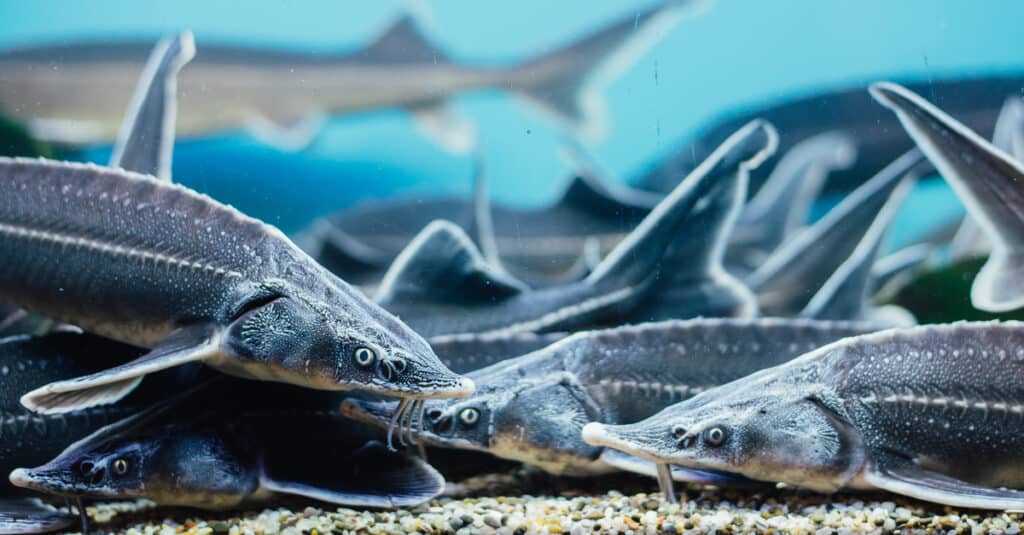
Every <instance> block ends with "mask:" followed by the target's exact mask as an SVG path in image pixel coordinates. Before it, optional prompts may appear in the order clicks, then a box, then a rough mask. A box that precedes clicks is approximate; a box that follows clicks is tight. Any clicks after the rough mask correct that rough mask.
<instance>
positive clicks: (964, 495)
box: [864, 459, 1024, 511]
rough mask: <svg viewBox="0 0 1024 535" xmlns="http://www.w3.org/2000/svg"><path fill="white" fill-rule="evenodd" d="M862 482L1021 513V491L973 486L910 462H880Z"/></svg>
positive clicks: (937, 499)
mask: <svg viewBox="0 0 1024 535" xmlns="http://www.w3.org/2000/svg"><path fill="white" fill-rule="evenodd" d="M864 480H865V481H866V482H867V483H869V484H870V485H873V486H875V487H878V488H880V489H882V490H887V491H889V492H894V493H896V494H902V495H904V496H910V497H911V498H917V499H919V500H927V501H929V502H935V503H941V504H945V505H951V506H953V507H970V508H974V509H994V510H1006V511H1024V492H1021V491H1019V490H1011V489H1005V488H990V487H983V486H980V485H975V484H973V483H968V482H966V481H961V480H959V479H956V478H953V477H950V476H947V475H944V474H940V473H938V472H932V471H930V470H926V469H924V468H921V467H920V466H918V465H916V464H914V463H912V462H910V461H903V460H888V459H886V460H883V461H881V462H879V463H876V465H875V466H872V467H871V468H869V469H868V470H867V472H866V473H865V474H864Z"/></svg>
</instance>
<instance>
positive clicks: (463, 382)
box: [452, 377, 476, 398]
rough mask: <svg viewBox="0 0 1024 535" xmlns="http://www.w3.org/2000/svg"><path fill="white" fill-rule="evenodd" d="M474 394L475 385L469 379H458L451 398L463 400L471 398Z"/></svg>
mask: <svg viewBox="0 0 1024 535" xmlns="http://www.w3.org/2000/svg"><path fill="white" fill-rule="evenodd" d="M474 392H476V383H475V382H473V380H472V379H470V378H469V377H459V381H458V383H456V385H455V388H454V389H453V390H452V397H454V398H465V397H469V396H472V395H473V393H474Z"/></svg>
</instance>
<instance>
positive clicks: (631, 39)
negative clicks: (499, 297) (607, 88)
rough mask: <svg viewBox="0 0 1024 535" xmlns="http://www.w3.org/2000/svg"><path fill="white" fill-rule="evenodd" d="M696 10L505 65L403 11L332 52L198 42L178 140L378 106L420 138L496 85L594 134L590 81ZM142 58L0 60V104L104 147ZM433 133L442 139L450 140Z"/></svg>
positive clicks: (73, 55)
mask: <svg viewBox="0 0 1024 535" xmlns="http://www.w3.org/2000/svg"><path fill="white" fill-rule="evenodd" d="M701 4H702V2H698V1H680V0H675V1H668V2H656V3H654V4H652V5H651V6H648V7H647V8H645V9H643V10H640V11H638V12H636V13H630V15H629V16H628V17H623V18H621V19H619V20H616V21H613V22H612V23H610V24H609V25H607V26H606V27H604V28H600V29H598V30H597V31H595V32H592V33H590V34H587V35H585V36H583V37H582V38H580V39H579V40H577V41H575V42H572V43H569V44H568V45H566V46H564V47H562V48H559V49H555V50H552V51H549V52H548V53H547V54H544V55H542V56H539V57H537V58H536V59H534V60H532V61H527V62H525V63H522V64H519V65H513V66H506V67H486V66H469V65H457V64H455V63H453V62H451V61H449V60H448V58H446V57H445V55H444V53H443V52H441V51H440V50H438V49H437V48H436V47H435V46H433V45H432V44H431V43H429V42H428V41H427V40H426V38H425V37H424V36H423V35H422V34H421V33H420V32H419V29H418V28H417V24H416V22H415V20H414V19H413V18H412V17H411V16H410V15H408V14H406V15H403V16H401V17H399V18H398V19H397V20H396V21H395V22H394V23H393V24H392V25H391V26H390V27H389V28H387V29H386V31H384V32H383V33H382V34H381V35H380V36H378V37H377V38H376V39H375V40H374V41H373V42H372V43H371V44H369V45H368V46H367V47H366V48H364V49H362V50H356V51H350V52H345V53H340V54H339V53H325V54H310V53H305V52H288V51H275V50H265V49H259V48H245V47H231V46H217V45H205V44H203V43H200V45H201V46H200V50H199V53H198V54H197V56H196V59H195V61H194V62H193V63H192V64H191V65H190V67H189V68H188V69H186V70H185V71H184V72H182V75H181V78H180V88H181V92H182V98H181V104H182V107H181V114H180V116H179V119H178V132H179V134H180V135H183V136H193V135H205V134H210V133H216V132H223V131H226V130H236V129H239V128H247V127H248V128H256V129H261V128H262V129H264V130H269V131H271V132H273V133H276V134H283V136H281V135H279V136H277V137H281V138H283V137H288V136H289V135H290V136H291V137H296V136H299V135H301V132H297V131H296V130H299V131H301V130H303V129H304V128H303V127H304V126H307V127H308V124H304V123H309V122H310V120H311V119H316V118H318V117H322V116H323V115H326V114H342V113H350V112H357V111H364V110H370V109H377V108H387V107H400V108H405V109H408V110H410V111H412V112H413V113H414V114H419V115H420V116H421V118H422V120H421V123H422V124H423V126H424V127H425V128H426V129H427V130H428V132H430V130H432V129H434V130H444V127H443V126H438V124H439V123H440V124H442V125H443V124H444V121H439V120H438V118H439V117H438V116H440V115H443V110H442V109H441V105H442V104H443V102H444V101H445V100H446V99H447V98H449V97H451V96H453V95H456V94H458V93H462V92H466V91H473V90H477V89H484V88H497V89H504V90H510V91H514V92H515V93H517V94H519V95H521V96H524V97H526V98H527V99H530V100H533V101H535V102H536V103H537V104H539V105H540V107H542V108H544V109H546V110H547V111H549V112H551V113H552V114H553V115H555V116H556V117H557V118H559V119H561V120H563V122H565V123H567V124H569V125H570V126H573V127H575V128H576V129H577V130H578V131H580V132H581V133H584V134H588V135H596V134H600V131H601V128H602V121H603V116H601V115H600V114H595V112H594V111H593V110H590V109H587V110H584V107H583V106H582V105H581V104H580V103H579V102H578V101H579V100H580V96H579V94H580V93H582V92H583V91H585V90H586V89H588V87H587V86H589V85H593V83H594V82H596V81H598V80H603V79H604V78H607V76H598V75H599V74H600V75H605V74H607V73H617V72H619V71H621V70H624V69H625V68H626V67H627V66H628V65H629V64H630V63H632V61H634V60H635V59H636V58H637V57H639V55H640V53H642V52H643V50H644V49H646V48H647V47H649V46H650V45H651V44H653V43H654V42H656V40H657V38H658V36H659V35H661V34H662V32H664V30H665V29H666V28H668V27H671V26H672V25H674V24H675V23H676V22H678V20H679V19H680V18H682V17H683V16H684V15H685V14H687V13H688V12H691V11H693V10H694V9H693V8H694V7H699V6H700V5H701ZM146 50H148V44H141V43H135V42H124V43H94V44H90V43H75V44H71V45H60V46H49V47H36V48H26V49H21V50H11V51H8V52H5V53H3V54H2V55H0V71H2V72H4V73H5V77H4V82H3V84H0V107H2V108H3V109H4V111H5V112H7V113H9V114H12V115H14V116H15V117H16V118H19V119H23V120H25V121H27V122H29V124H30V126H31V127H32V130H33V131H34V133H35V134H36V135H37V136H40V137H45V138H48V139H54V140H57V141H65V142H72V143H90V142H93V143H94V142H102V141H109V140H111V139H113V136H114V134H115V133H116V131H117V125H118V120H119V118H120V115H121V112H122V111H123V107H124V105H125V103H126V102H128V99H129V96H130V94H131V88H132V87H133V84H134V81H135V77H136V76H137V75H138V73H139V71H140V70H141V69H142V63H143V61H144V60H145V57H146V56H145V51H146ZM440 118H441V119H443V117H440ZM306 129H308V128H306ZM289 130H291V132H289ZM433 133H436V134H438V135H439V136H441V138H442V139H443V138H444V137H445V136H451V134H452V133H451V132H444V131H436V132H433ZM456 134H458V135H463V134H462V133H456ZM305 137H309V135H308V134H306V136H305ZM452 143H455V141H452Z"/></svg>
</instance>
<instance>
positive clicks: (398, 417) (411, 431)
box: [339, 399, 487, 451]
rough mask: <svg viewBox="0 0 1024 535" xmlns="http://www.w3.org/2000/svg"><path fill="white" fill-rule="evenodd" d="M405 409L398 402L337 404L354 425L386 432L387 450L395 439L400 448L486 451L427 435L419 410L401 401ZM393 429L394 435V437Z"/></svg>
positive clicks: (458, 441) (358, 400)
mask: <svg viewBox="0 0 1024 535" xmlns="http://www.w3.org/2000/svg"><path fill="white" fill-rule="evenodd" d="M405 403H406V404H407V405H403V402H402V401H398V402H394V401H364V400H361V399H346V400H345V401H342V402H341V406H340V408H339V412H340V413H341V415H342V416H344V417H346V418H349V419H352V420H355V421H357V422H363V423H366V424H370V425H374V426H377V427H381V428H384V429H387V430H388V445H389V447H391V449H394V448H393V446H394V440H393V439H394V438H397V440H398V441H399V443H400V444H401V445H418V444H419V443H423V444H428V445H431V446H440V447H443V448H456V449H475V450H480V451H487V449H486V448H481V447H480V446H477V445H474V444H472V443H470V442H469V441H466V440H462V439H458V438H448V437H443V436H440V435H437V434H436V433H434V432H433V431H428V430H426V429H424V428H423V414H422V413H423V406H422V405H421V406H419V407H416V406H414V405H411V404H410V402H409V401H408V400H406V401H405ZM403 411H406V414H407V415H408V416H407V417H406V418H403V417H402V412H403ZM408 411H415V412H416V413H418V414H409V413H408ZM403 420H405V421H406V424H405V426H406V429H405V430H403V429H401V428H402V426H403V424H402V423H401V422H402V421H403ZM396 426H397V427H398V428H397V434H395V431H396Z"/></svg>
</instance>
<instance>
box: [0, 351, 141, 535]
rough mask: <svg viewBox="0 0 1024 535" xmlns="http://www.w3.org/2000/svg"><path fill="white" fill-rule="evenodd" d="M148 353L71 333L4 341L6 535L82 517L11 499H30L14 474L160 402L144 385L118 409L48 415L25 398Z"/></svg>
mask: <svg viewBox="0 0 1024 535" xmlns="http://www.w3.org/2000/svg"><path fill="white" fill-rule="evenodd" d="M144 352H145V351H144V350H141V349H138V348H135V347H132V346H128V345H124V344H120V343H117V342H113V341H109V340H105V339H103V338H100V337H97V336H93V335H88V334H82V333H78V332H71V331H63V332H54V333H50V334H47V335H45V336H41V337H28V336H17V337H11V338H5V339H3V340H0V474H2V475H3V476H4V479H3V480H2V481H0V496H3V497H4V498H5V499H4V500H0V533H40V532H46V531H56V530H58V529H62V528H63V527H66V526H67V525H69V524H70V523H71V522H73V521H74V520H75V518H76V517H74V516H71V515H70V514H69V513H66V512H61V511H57V510H55V509H53V508H51V507H49V506H45V505H43V504H41V503H38V502H37V501H34V500H24V499H20V500H15V499H9V498H14V497H19V496H20V497H24V495H25V492H24V491H23V490H21V489H17V488H15V487H12V486H11V485H9V484H7V481H6V475H7V474H8V473H10V471H11V470H14V469H15V468H17V467H19V466H34V465H36V464H39V463H43V462H46V461H47V460H49V459H51V458H53V457H54V456H55V455H57V454H58V453H60V452H61V451H62V450H63V449H64V448H65V447H66V446H67V445H68V444H69V443H71V442H73V441H75V440H78V439H79V438H82V437H83V436H85V435H87V434H89V433H92V432H93V431H95V430H97V429H99V428H100V427H101V426H103V425H106V424H108V423H111V422H113V421H116V420H119V419H121V418H123V417H125V416H127V415H130V414H132V413H133V412H135V411H138V410H141V409H142V408H143V407H144V406H145V404H146V403H148V402H152V401H154V400H155V399H158V398H156V397H153V396H152V395H151V393H152V392H153V390H152V389H150V388H148V387H144V388H141V389H139V391H137V392H135V393H133V394H132V395H131V396H129V398H128V399H126V400H124V402H123V403H120V404H118V405H113V406H103V407H91V408H87V409H83V410H80V411H73V412H70V413H67V414H56V415H46V414H33V413H31V412H29V411H27V410H25V408H24V407H22V405H21V403H20V402H19V399H20V398H21V395H22V394H23V393H24V392H25V391H26V390H29V389H32V388H37V387H39V386H42V385H44V384H46V383H49V382H52V381H59V380H62V379H68V378H71V377H75V376H78V375H82V374H88V373H93V372H96V371H99V370H102V369H104V368H107V367H111V366H116V365H118V364H122V363H124V362H128V361H130V360H131V359H133V358H136V357H137V356H139V355H141V354H143V353H144ZM147 382H149V381H147ZM160 384H161V383H157V385H156V389H158V390H159V389H160V386H159V385H160Z"/></svg>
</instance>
